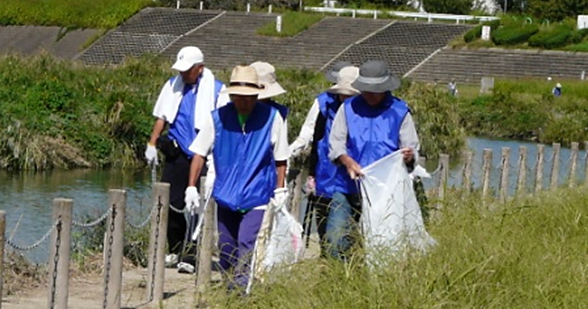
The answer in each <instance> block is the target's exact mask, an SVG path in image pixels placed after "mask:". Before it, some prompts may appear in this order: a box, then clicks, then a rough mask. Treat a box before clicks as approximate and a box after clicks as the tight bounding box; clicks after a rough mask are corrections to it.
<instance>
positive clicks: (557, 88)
mask: <svg viewBox="0 0 588 309" xmlns="http://www.w3.org/2000/svg"><path fill="white" fill-rule="evenodd" d="M551 93H552V94H553V95H554V96H556V97H560V96H561V84H560V83H557V84H555V87H553V89H552V90H551Z"/></svg>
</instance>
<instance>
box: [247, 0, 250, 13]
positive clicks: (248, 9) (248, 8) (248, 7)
mask: <svg viewBox="0 0 588 309" xmlns="http://www.w3.org/2000/svg"><path fill="white" fill-rule="evenodd" d="M249 12H251V4H249V3H247V14H249Z"/></svg>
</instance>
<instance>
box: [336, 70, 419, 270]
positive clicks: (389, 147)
mask: <svg viewBox="0 0 588 309" xmlns="http://www.w3.org/2000/svg"><path fill="white" fill-rule="evenodd" d="M351 85H352V87H354V88H355V89H357V90H359V91H361V94H360V95H358V96H355V97H353V98H351V99H349V100H347V101H346V102H345V104H344V105H342V107H341V108H340V109H339V110H338V111H337V114H336V115H335V119H334V121H333V127H332V128H331V132H330V135H329V142H330V144H329V159H330V160H331V161H333V162H335V164H337V175H336V177H335V185H334V186H335V188H334V193H333V197H332V202H331V205H330V207H329V216H328V219H327V236H326V238H327V242H328V244H329V245H328V249H329V251H330V252H329V253H330V255H331V256H332V257H334V258H340V259H345V258H346V253H347V250H348V249H349V248H350V247H351V245H352V239H351V238H350V234H351V229H352V226H353V225H352V224H350V222H356V223H357V222H359V220H360V217H361V199H360V197H359V192H358V185H357V179H358V177H360V176H361V175H362V172H361V169H362V167H365V166H368V165H369V164H371V163H373V162H375V161H377V160H379V159H381V158H383V157H385V156H387V155H389V154H391V153H393V152H395V151H397V150H400V151H401V152H402V154H403V158H404V162H405V164H406V166H407V168H409V169H410V168H412V167H413V166H414V163H415V161H416V160H417V156H418V150H419V147H420V143H419V139H418V136H417V132H416V129H415V125H414V122H413V120H412V116H411V114H410V109H409V107H408V105H407V104H406V102H404V101H402V100H401V99H399V98H397V97H395V96H393V95H392V94H391V91H393V90H396V89H398V87H399V86H400V79H398V77H396V76H395V75H394V74H392V73H390V72H389V71H388V64H387V63H386V62H384V61H375V60H372V61H367V62H365V63H364V64H362V65H361V66H360V68H359V76H358V77H357V79H356V80H355V81H354V82H353V83H352V84H351Z"/></svg>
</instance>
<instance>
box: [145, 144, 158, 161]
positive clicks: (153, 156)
mask: <svg viewBox="0 0 588 309" xmlns="http://www.w3.org/2000/svg"><path fill="white" fill-rule="evenodd" d="M145 159H147V163H148V164H155V165H157V164H158V162H157V148H155V146H153V145H150V144H147V149H145Z"/></svg>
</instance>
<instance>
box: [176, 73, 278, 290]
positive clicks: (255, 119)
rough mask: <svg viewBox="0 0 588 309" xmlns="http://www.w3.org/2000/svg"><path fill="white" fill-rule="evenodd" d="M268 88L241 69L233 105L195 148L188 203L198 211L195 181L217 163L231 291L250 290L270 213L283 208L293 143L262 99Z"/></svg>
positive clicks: (234, 80) (215, 115) (210, 120)
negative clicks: (206, 167) (208, 162)
mask: <svg viewBox="0 0 588 309" xmlns="http://www.w3.org/2000/svg"><path fill="white" fill-rule="evenodd" d="M263 90H264V88H263V85H261V83H260V82H259V80H258V76H257V73H256V71H255V69H254V68H252V67H250V66H236V67H235V68H234V69H233V72H232V74H231V79H230V84H229V87H228V88H227V89H226V90H225V92H226V93H228V94H229V95H230V97H231V102H229V103H228V104H227V105H225V106H223V107H221V108H219V109H217V110H215V111H213V112H212V114H211V115H210V117H207V121H206V123H205V124H204V125H203V127H202V130H201V131H200V134H199V135H198V137H197V138H196V139H195V140H194V142H193V143H192V145H191V146H190V150H192V151H193V152H194V153H195V155H194V157H193V158H192V163H191V166H190V177H189V187H188V188H187V189H186V204H188V205H196V206H197V207H198V205H199V203H198V200H199V194H198V190H197V189H196V187H195V185H196V179H197V178H198V176H199V175H200V172H201V170H202V167H203V165H204V161H205V158H206V156H207V155H208V154H209V153H211V154H212V157H213V159H214V167H215V170H216V178H215V182H214V185H213V189H212V196H213V197H214V199H215V201H216V203H217V205H218V208H217V212H218V213H217V214H218V217H217V223H218V233H219V248H220V251H221V253H220V266H221V268H222V269H223V270H224V271H225V273H226V274H228V273H229V272H230V271H231V270H234V272H233V273H232V274H233V275H232V276H233V277H232V278H230V280H229V289H239V288H243V289H244V288H245V287H246V286H247V284H248V283H249V280H250V263H251V257H252V252H253V250H254V247H255V243H256V239H257V236H258V233H259V231H260V227H261V224H262V220H263V218H264V214H265V211H266V209H267V208H268V207H272V210H273V211H275V210H277V209H273V208H275V207H279V206H280V205H283V204H284V202H285V200H286V199H287V191H286V189H285V188H284V185H285V175H286V162H287V160H288V155H289V152H288V140H287V132H286V130H285V127H284V121H283V120H282V117H281V116H280V113H279V112H278V111H277V110H276V109H274V108H272V107H270V106H268V105H266V104H263V103H259V102H258V101H257V98H258V95H259V94H260V93H262V92H263Z"/></svg>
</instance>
